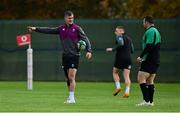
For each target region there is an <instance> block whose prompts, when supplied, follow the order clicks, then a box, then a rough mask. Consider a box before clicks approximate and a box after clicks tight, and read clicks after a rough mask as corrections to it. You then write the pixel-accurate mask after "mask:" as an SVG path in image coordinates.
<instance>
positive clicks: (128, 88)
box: [125, 86, 130, 94]
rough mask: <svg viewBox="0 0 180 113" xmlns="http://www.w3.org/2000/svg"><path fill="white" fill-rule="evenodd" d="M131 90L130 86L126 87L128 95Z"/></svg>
mask: <svg viewBox="0 0 180 113" xmlns="http://www.w3.org/2000/svg"><path fill="white" fill-rule="evenodd" d="M129 90H130V87H129V86H126V89H125V93H128V94H129Z"/></svg>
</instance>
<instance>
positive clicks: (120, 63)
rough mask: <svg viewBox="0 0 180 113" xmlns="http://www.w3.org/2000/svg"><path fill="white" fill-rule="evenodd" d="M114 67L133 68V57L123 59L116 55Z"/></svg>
mask: <svg viewBox="0 0 180 113" xmlns="http://www.w3.org/2000/svg"><path fill="white" fill-rule="evenodd" d="M114 67H116V68H118V69H129V70H130V69H131V59H130V58H129V59H121V58H118V57H115V62H114Z"/></svg>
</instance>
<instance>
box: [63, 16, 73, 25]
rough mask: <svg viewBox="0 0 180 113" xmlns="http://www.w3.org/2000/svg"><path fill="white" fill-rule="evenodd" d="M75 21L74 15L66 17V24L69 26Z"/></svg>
mask: <svg viewBox="0 0 180 113" xmlns="http://www.w3.org/2000/svg"><path fill="white" fill-rule="evenodd" d="M73 21H74V15H71V16H66V17H65V22H66V24H68V25H70V24H73Z"/></svg>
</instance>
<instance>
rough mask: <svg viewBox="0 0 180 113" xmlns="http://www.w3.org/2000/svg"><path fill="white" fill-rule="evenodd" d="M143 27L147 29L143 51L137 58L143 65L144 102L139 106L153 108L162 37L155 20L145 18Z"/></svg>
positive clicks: (141, 85)
mask: <svg viewBox="0 0 180 113" xmlns="http://www.w3.org/2000/svg"><path fill="white" fill-rule="evenodd" d="M143 26H144V28H145V29H146V31H145V33H144V35H143V40H142V48H143V51H142V53H141V55H140V56H139V57H138V58H137V62H139V63H141V67H140V70H139V72H138V82H139V85H140V88H141V92H142V94H143V101H142V102H141V103H139V104H137V106H147V105H149V106H153V105H154V103H153V95H154V78H155V76H156V72H157V69H158V67H159V63H160V45H161V36H160V33H159V31H158V30H157V29H156V28H155V27H154V20H153V18H152V17H151V16H146V17H144V19H143Z"/></svg>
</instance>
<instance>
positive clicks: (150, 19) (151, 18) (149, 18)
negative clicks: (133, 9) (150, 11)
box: [144, 16, 154, 24]
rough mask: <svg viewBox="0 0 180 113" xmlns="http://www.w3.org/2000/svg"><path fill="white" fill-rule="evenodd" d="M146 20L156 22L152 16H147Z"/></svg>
mask: <svg viewBox="0 0 180 113" xmlns="http://www.w3.org/2000/svg"><path fill="white" fill-rule="evenodd" d="M144 20H145V22H149V23H151V24H154V19H153V17H152V16H145V17H144Z"/></svg>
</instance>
